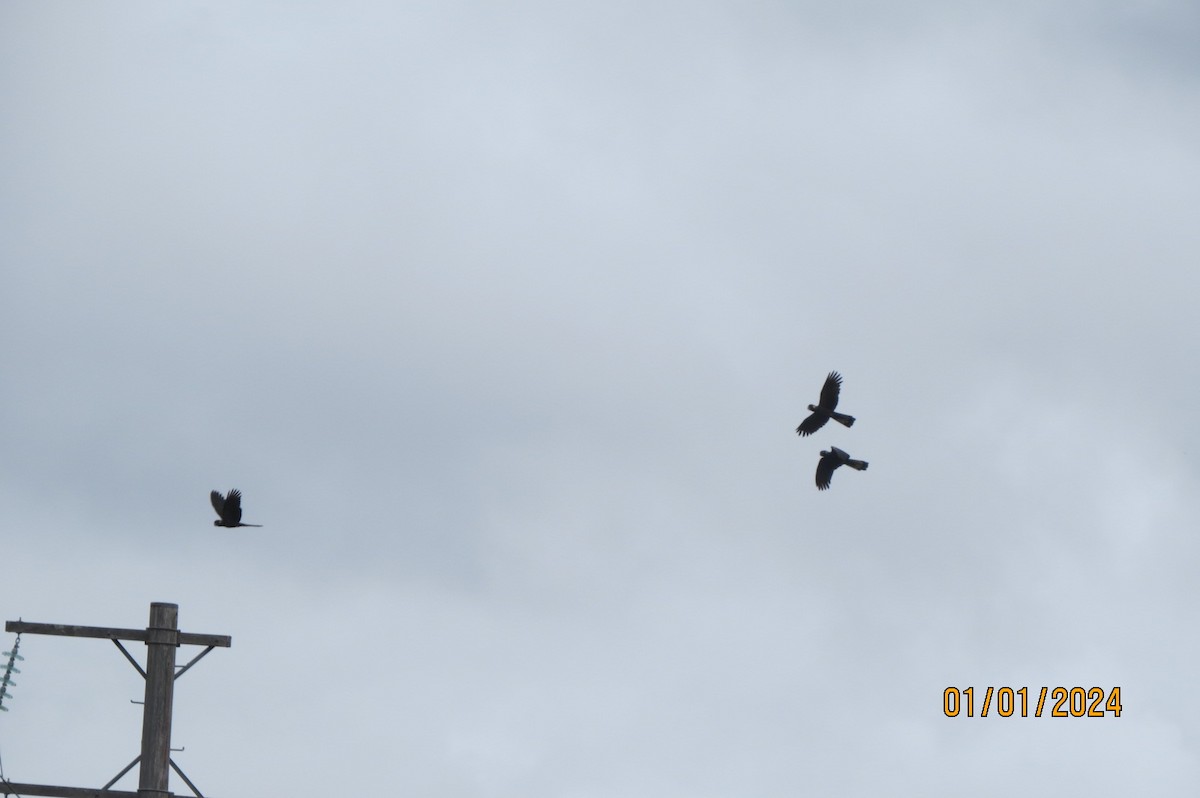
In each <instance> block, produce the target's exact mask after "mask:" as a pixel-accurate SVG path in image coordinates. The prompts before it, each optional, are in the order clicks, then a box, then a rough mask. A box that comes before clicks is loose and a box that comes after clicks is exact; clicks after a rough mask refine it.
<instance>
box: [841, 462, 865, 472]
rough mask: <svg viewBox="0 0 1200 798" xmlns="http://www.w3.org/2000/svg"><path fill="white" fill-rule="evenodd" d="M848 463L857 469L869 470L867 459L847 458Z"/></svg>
mask: <svg viewBox="0 0 1200 798" xmlns="http://www.w3.org/2000/svg"><path fill="white" fill-rule="evenodd" d="M846 465H848V466H850V467H851V468H853V469H854V470H855V471H866V470H867V461H866V460H847V461H846Z"/></svg>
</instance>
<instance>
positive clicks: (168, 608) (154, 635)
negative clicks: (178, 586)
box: [0, 602, 232, 798]
mask: <svg viewBox="0 0 1200 798" xmlns="http://www.w3.org/2000/svg"><path fill="white" fill-rule="evenodd" d="M4 629H5V631H7V632H16V633H17V634H21V633H22V632H24V633H26V634H39V635H61V636H64V637H96V638H101V639H107V640H111V641H112V642H113V643H115V644H116V646H117V648H118V649H120V651H121V653H122V654H124V655H125V658H126V659H127V660H129V664H130V665H132V666H133V667H134V668H135V669H136V670H137V672H138V673H139V674H141V675H142V676H143V677H144V678H145V679H146V701H145V709H143V711H142V753H141V754H139V755H138V757H137V758H136V759H134V760H133V761H132V762H130V763H129V764H128V765H127V766H126V767H125V769H124V770H122V771H121V772H120V773H118V774H117V775H116V776H115V777H114V778H113V779H112V781H110V782H109V783H108V784H106V785H105V786H103V787H100V788H88V787H59V786H53V785H48V784H15V783H13V782H10V781H2V780H0V796H3V795H30V796H32V795H40V796H56V797H57V798H171V796H172V793H171V792H170V791H169V790H168V785H169V780H168V779H169V776H170V771H171V769H172V768H174V770H175V772H176V773H178V774H179V777H180V778H182V779H183V780H184V782H186V783H187V785H188V787H191V789H192V792H194V793H195V794H196V795H200V791H199V790H197V789H196V787H195V786H194V785H193V784H192V782H191V781H190V780H189V779H188V777H187V776H185V775H183V771H182V770H180V769H179V766H178V765H176V764H175V763H174V762H172V761H171V705H172V702H173V700H174V696H175V680H176V679H178V678H179V677H180V676H182V675H183V674H185V673H187V672H188V670H189V669H190V668H191V667H192V666H193V665H195V664H196V663H197V662H199V661H200V660H201V658H203V657H204V655H205V654H207V653H208V652H210V651H212V650H213V649H214V648H217V647H218V646H219V647H221V648H229V646H230V644H231V643H232V641H231V640H230V638H229V635H206V634H195V633H193V632H181V631H179V605H178V604H169V603H167V602H155V603H153V604H151V605H150V625H149V626H148V627H146V628H145V629H115V628H111V627H107V626H72V625H67V624H61V623H29V622H27V621H8V622H7V623H5V624H4ZM122 640H136V641H140V642H142V643H145V644H146V668H145V670H143V669H142V666H141V665H139V664H138V662H137V660H136V659H134V658H133V656H132V655H130V653H129V652H128V651H127V650H125V646H123V645H121V641H122ZM181 645H185V646H205V649H204V650H203V651H201V652H200V653H199V654H197V655H196V656H194V657H192V659H191V661H189V662H188V664H186V665H184V666H183V667H182V668H180V669H179V670H178V671H176V670H175V649H176V648H178V647H179V646H181ZM138 763H141V770H140V771H139V779H138V791H137V792H128V791H126V790H113V789H110V788H111V787H112V785H113V784H116V783H117V781H119V780H120V779H121V777H122V776H124V775H125V774H126V773H128V772H129V771H130V770H132V769H133V767H134V765H137V764H138Z"/></svg>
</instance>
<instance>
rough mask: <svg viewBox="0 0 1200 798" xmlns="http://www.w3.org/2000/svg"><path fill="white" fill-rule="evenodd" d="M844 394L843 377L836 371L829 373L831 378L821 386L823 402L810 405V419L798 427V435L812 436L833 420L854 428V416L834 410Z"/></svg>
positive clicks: (826, 379) (827, 378)
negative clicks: (842, 393)
mask: <svg viewBox="0 0 1200 798" xmlns="http://www.w3.org/2000/svg"><path fill="white" fill-rule="evenodd" d="M841 392H842V375H841V374H838V373H837V372H836V371H831V372H829V376H828V377H826V378H825V384H824V385H822V386H821V401H820V403H819V404H815V405H809V406H808V409H809V410H810V411H811V412H812V415H810V416H809V417H808V418H806V419H804V420H803V421H801V422H800V426H798V427H796V432H797V434H799V435H801V436H806V435H812V434H813V433H814V432H816V431H817V430H819V429H820V428H821V427H823V426H825V422H826V421H828V420H829V419H831V418H832V419H833V420H834V421H836V422H837V423H839V424H844V425H845V426H847V427H852V426H854V416H848V415H846V414H845V413H837V412H835V411H834V408H835V407H837V404H838V394H840V393H841Z"/></svg>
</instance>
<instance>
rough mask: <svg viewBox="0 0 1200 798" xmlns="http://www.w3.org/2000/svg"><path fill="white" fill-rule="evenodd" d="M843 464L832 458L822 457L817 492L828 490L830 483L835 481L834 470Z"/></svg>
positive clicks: (819, 465) (818, 463)
mask: <svg viewBox="0 0 1200 798" xmlns="http://www.w3.org/2000/svg"><path fill="white" fill-rule="evenodd" d="M839 465H841V463H839V462H838V461H837V460H835V459H834V458H832V457H822V458H821V459H820V460H819V461H818V462H817V490H828V489H829V481H830V480H831V479H833V469H835V468H837V467H838V466H839Z"/></svg>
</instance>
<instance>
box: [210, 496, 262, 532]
mask: <svg viewBox="0 0 1200 798" xmlns="http://www.w3.org/2000/svg"><path fill="white" fill-rule="evenodd" d="M209 498H210V499H212V506H213V509H214V510H216V511H217V515H219V516H221V517H220V519H218V520H216V521H213V526H229V527H234V526H262V524H243V523H242V492H241V491H240V490H238V489H237V488H234V489H233V490H231V491H229V496H222V495H221V494H219V493H217V492H216V491H215V490H214V491H213V492H212V493H210V494H209Z"/></svg>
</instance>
